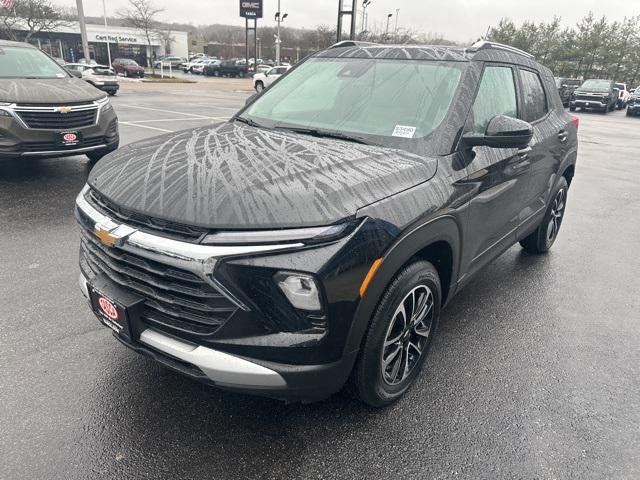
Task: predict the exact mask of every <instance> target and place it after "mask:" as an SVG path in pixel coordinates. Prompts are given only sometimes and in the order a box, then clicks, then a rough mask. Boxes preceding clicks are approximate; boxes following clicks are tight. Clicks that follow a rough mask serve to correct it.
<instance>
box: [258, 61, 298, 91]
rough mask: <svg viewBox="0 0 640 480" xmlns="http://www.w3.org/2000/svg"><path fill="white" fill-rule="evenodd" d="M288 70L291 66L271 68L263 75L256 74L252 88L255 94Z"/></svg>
mask: <svg viewBox="0 0 640 480" xmlns="http://www.w3.org/2000/svg"><path fill="white" fill-rule="evenodd" d="M290 68H291V66H286V67H285V66H280V67H273V68H271V69H269V70H267V71H266V72H264V73H256V74H255V75H254V76H253V88H255V89H256V92H261V91H262V90H264V89H265V88H267V87H268V86H269V85H271V84H272V83H273V82H275V81H276V80H277V79H279V78H280V77H281V76H282V75H284V74H285V73H286V72H287V70H289V69H290Z"/></svg>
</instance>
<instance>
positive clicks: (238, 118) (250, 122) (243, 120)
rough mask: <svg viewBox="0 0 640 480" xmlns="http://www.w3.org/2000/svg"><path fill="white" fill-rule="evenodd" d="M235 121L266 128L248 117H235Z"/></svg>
mask: <svg viewBox="0 0 640 480" xmlns="http://www.w3.org/2000/svg"><path fill="white" fill-rule="evenodd" d="M233 121H234V122H241V123H244V124H246V125H249V126H250V127H255V128H264V126H263V125H260V124H259V123H258V122H254V121H253V120H251V119H250V118H246V117H235V118H234V119H233Z"/></svg>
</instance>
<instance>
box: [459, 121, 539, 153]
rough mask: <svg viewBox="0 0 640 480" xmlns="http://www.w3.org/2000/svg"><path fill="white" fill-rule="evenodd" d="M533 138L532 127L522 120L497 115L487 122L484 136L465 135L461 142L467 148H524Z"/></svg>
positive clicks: (476, 134)
mask: <svg viewBox="0 0 640 480" xmlns="http://www.w3.org/2000/svg"><path fill="white" fill-rule="evenodd" d="M532 138H533V127H532V126H531V124H530V123H528V122H525V121H524V120H519V119H517V118H513V117H507V116H505V115H498V116H495V117H493V118H492V119H491V120H489V124H488V125H487V129H486V130H485V133H484V135H482V134H478V133H466V134H465V135H464V136H463V137H462V142H463V143H464V144H465V145H467V146H469V147H478V146H486V147H491V148H524V147H526V146H527V145H529V142H531V139H532Z"/></svg>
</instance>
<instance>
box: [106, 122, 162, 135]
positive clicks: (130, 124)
mask: <svg viewBox="0 0 640 480" xmlns="http://www.w3.org/2000/svg"><path fill="white" fill-rule="evenodd" d="M118 123H119V124H120V125H127V126H129V127H140V128H148V129H149V130H157V131H158V132H166V133H173V130H167V129H166V128H157V127H148V126H147V125H138V124H137V123H131V122H121V121H120V120H118Z"/></svg>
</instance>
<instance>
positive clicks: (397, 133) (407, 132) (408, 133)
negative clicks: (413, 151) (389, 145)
mask: <svg viewBox="0 0 640 480" xmlns="http://www.w3.org/2000/svg"><path fill="white" fill-rule="evenodd" d="M414 133H416V127H407V126H405V125H396V128H394V129H393V134H392V135H393V136H394V137H404V138H413V135H414Z"/></svg>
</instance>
